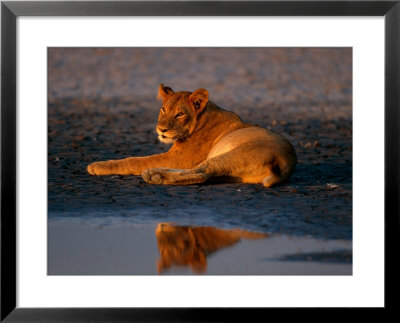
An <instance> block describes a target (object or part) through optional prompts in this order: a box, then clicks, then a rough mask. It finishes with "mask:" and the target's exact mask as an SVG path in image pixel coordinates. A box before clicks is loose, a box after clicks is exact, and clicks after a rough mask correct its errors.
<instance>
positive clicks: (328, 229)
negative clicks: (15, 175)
mask: <svg viewBox="0 0 400 323" xmlns="http://www.w3.org/2000/svg"><path fill="white" fill-rule="evenodd" d="M48 54H49V56H48V57H49V104H48V135H49V136H48V209H49V220H51V221H56V220H57V219H65V218H69V219H75V220H76V221H78V222H79V221H91V220H90V219H93V221H99V220H100V221H101V223H102V225H113V224H119V223H131V224H144V225H155V224H156V223H158V222H177V223H179V224H188V225H209V226H214V227H220V228H232V227H240V228H242V229H246V230H253V231H260V232H266V233H271V234H283V235H285V236H286V235H287V236H291V237H297V238H309V239H319V240H321V241H322V240H345V241H348V242H351V240H352V53H351V49H346V48H324V49H322V48H308V49H307V48H286V49H285V48H276V49H271V48H199V49H196V48H180V49H178V48H170V49H168V48H116V49H114V48H102V49H90V48H86V49H85V48H69V49H65V48H51V49H49V53H48ZM161 82H163V83H164V84H166V85H168V86H170V87H172V88H173V89H174V90H195V89H197V88H200V87H203V88H206V89H208V90H209V92H210V99H211V100H212V101H214V102H215V103H217V104H218V105H219V106H221V107H223V108H225V109H228V110H232V111H234V112H236V113H237V114H239V115H240V117H241V118H242V119H243V120H244V121H246V122H249V123H253V124H256V125H260V126H263V127H266V128H269V129H271V130H273V131H276V132H279V133H281V134H283V135H284V136H285V137H287V138H288V139H289V140H290V141H291V142H292V144H293V146H294V147H295V150H296V152H297V156H298V165H297V166H296V170H295V173H294V174H293V176H292V177H291V179H290V181H289V182H288V183H286V184H284V185H281V186H278V187H275V188H269V189H266V188H264V187H262V186H261V185H249V184H212V185H211V184H203V185H192V186H183V187H178V186H157V185H149V184H147V183H145V182H144V181H143V179H142V178H141V177H139V176H104V177H97V176H89V175H88V174H87V172H86V166H87V164H89V163H91V162H93V161H98V160H107V159H117V158H124V157H128V156H144V155H149V154H155V153H159V152H162V151H165V150H167V149H168V146H166V145H165V144H162V143H160V142H158V141H157V135H156V133H155V130H154V129H155V125H156V122H157V113H158V109H159V107H160V103H159V102H158V101H157V100H156V98H155V97H156V93H157V87H158V85H159V83H161ZM121 221H122V222H121ZM96 223H97V222H96ZM50 236H52V235H51V232H49V237H50ZM54 239H57V238H54ZM59 239H61V238H59ZM49 243H51V241H49ZM350 252H351V250H350ZM347 253H348V252H347V251H346V254H347ZM49 260H51V259H49Z"/></svg>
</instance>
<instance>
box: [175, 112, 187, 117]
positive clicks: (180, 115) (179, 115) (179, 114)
mask: <svg viewBox="0 0 400 323" xmlns="http://www.w3.org/2000/svg"><path fill="white" fill-rule="evenodd" d="M184 115H185V114H184V113H183V112H179V113H178V114H177V115H176V116H175V118H180V117H183V116H184Z"/></svg>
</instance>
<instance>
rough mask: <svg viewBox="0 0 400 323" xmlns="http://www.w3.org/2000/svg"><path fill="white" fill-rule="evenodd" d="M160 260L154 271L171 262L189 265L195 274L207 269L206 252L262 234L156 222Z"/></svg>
mask: <svg viewBox="0 0 400 323" xmlns="http://www.w3.org/2000/svg"><path fill="white" fill-rule="evenodd" d="M156 237H157V243H158V249H159V251H160V255H161V259H160V260H159V261H158V263H157V269H158V273H161V272H162V271H163V270H165V269H167V268H169V267H171V266H173V265H175V266H190V267H191V268H192V270H194V271H195V272H197V273H202V272H204V271H205V270H206V269H207V259H206V258H207V255H209V254H210V253H212V252H214V251H217V250H218V249H221V248H224V247H228V246H231V245H234V244H235V243H237V242H239V241H240V239H242V238H243V239H262V238H265V237H267V235H266V234H263V233H258V232H249V231H244V230H240V229H234V230H223V229H217V228H213V227H190V226H176V225H173V224H170V223H160V224H159V225H158V227H157V229H156Z"/></svg>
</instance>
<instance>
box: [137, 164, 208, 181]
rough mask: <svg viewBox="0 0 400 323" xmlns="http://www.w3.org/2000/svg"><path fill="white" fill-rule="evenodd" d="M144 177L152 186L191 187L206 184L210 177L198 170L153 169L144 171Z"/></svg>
mask: <svg viewBox="0 0 400 323" xmlns="http://www.w3.org/2000/svg"><path fill="white" fill-rule="evenodd" d="M142 177H143V179H144V180H145V181H146V182H147V183H150V184H165V185H191V184H200V183H204V182H205V181H207V179H208V178H209V177H210V175H209V174H207V173H204V172H202V171H200V170H197V169H170V168H152V169H147V170H145V171H143V172H142Z"/></svg>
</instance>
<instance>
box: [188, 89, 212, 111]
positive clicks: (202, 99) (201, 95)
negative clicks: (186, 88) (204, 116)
mask: <svg viewBox="0 0 400 323" xmlns="http://www.w3.org/2000/svg"><path fill="white" fill-rule="evenodd" d="M189 103H190V104H191V105H192V106H193V108H194V109H195V111H197V112H200V111H202V110H203V109H204V108H205V107H206V105H207V103H208V91H207V90H205V89H198V90H196V91H194V92H193V93H192V94H191V95H190V96H189Z"/></svg>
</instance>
